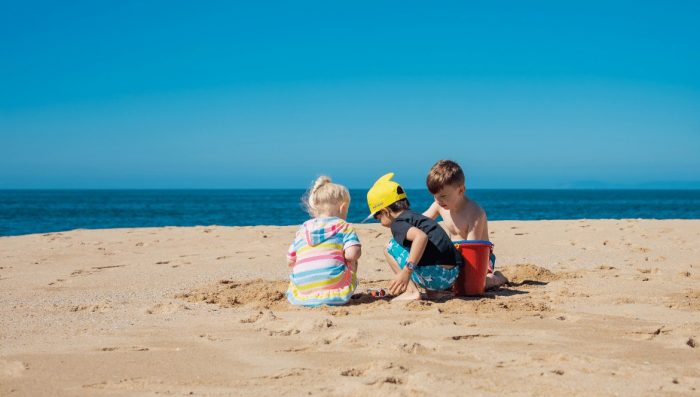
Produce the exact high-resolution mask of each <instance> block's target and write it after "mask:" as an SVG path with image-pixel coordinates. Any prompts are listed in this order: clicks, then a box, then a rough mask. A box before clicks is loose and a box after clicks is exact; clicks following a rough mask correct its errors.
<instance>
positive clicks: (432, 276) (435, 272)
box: [386, 238, 459, 291]
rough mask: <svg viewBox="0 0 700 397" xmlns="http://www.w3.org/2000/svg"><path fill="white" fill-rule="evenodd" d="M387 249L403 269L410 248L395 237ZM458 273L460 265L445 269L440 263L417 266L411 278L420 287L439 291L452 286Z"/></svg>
mask: <svg viewBox="0 0 700 397" xmlns="http://www.w3.org/2000/svg"><path fill="white" fill-rule="evenodd" d="M386 251H387V252H388V253H389V255H391V257H392V258H394V260H396V263H398V265H399V267H400V268H402V269H403V268H404V267H405V266H406V262H407V261H408V250H407V249H406V248H404V247H403V246H402V245H401V244H399V243H397V242H396V240H394V239H393V238H392V239H391V240H389V244H388V245H387V247H386ZM458 275H459V266H455V267H453V268H452V269H445V268H444V267H442V266H440V265H434V266H416V268H415V270H414V271H413V274H412V275H411V280H413V282H414V283H416V284H418V286H419V287H422V288H425V289H429V290H434V291H439V290H445V289H448V288H450V287H452V284H454V282H455V280H456V279H457V276H458Z"/></svg>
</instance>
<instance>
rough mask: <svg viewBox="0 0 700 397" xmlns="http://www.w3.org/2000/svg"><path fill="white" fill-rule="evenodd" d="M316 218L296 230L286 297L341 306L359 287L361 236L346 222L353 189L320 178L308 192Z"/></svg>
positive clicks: (308, 203)
mask: <svg viewBox="0 0 700 397" xmlns="http://www.w3.org/2000/svg"><path fill="white" fill-rule="evenodd" d="M304 205H305V207H306V209H307V211H308V213H309V215H311V217H312V219H309V220H308V221H306V222H304V224H302V225H301V227H300V228H299V230H297V232H296V235H295V238H294V242H292V244H291V245H290V246H289V250H288V252H287V264H288V266H289V268H290V275H289V288H288V289H287V299H288V300H289V302H291V303H292V304H295V305H303V306H319V305H342V304H344V303H347V302H348V300H350V297H351V296H352V294H353V292H354V291H355V288H356V287H357V260H358V259H359V258H360V255H361V253H362V251H361V247H360V239H359V238H358V237H357V234H356V233H355V230H354V228H353V227H352V225H350V224H349V223H347V222H346V221H345V220H346V219H347V216H348V207H349V206H350V193H349V192H348V189H347V188H346V187H345V186H342V185H339V184H336V183H333V182H332V181H331V178H329V177H327V176H320V177H319V178H318V179H316V181H315V182H314V184H313V186H312V187H311V188H310V189H309V190H308V191H307V193H306V194H305V195H304Z"/></svg>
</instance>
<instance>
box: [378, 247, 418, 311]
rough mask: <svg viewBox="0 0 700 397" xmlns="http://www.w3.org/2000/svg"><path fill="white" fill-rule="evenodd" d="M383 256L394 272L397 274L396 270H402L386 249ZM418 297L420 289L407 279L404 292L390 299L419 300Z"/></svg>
mask: <svg viewBox="0 0 700 397" xmlns="http://www.w3.org/2000/svg"><path fill="white" fill-rule="evenodd" d="M384 257H385V258H386V261H387V263H388V264H389V267H391V270H392V271H393V272H394V274H397V273H398V272H400V271H402V270H401V267H400V266H399V264H398V263H396V259H394V257H393V256H391V255H390V254H389V253H388V252H387V251H384ZM419 299H420V290H419V289H418V286H416V283H414V282H413V280H409V281H408V287H407V288H406V292H404V293H403V294H401V295H399V296H397V297H396V298H394V299H392V300H419Z"/></svg>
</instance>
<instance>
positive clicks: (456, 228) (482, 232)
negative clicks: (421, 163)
mask: <svg viewBox="0 0 700 397" xmlns="http://www.w3.org/2000/svg"><path fill="white" fill-rule="evenodd" d="M426 185H428V190H429V191H430V193H431V194H432V195H433V197H434V198H435V202H434V203H433V204H432V205H431V206H430V208H428V209H427V210H426V211H425V212H424V213H423V215H425V216H427V217H429V218H431V219H435V218H437V217H438V215H440V216H441V217H442V220H443V221H444V227H445V229H446V230H447V232H448V233H449V234H450V237H451V238H452V240H485V241H489V227H488V222H487V220H486V212H485V211H484V210H483V209H482V208H481V207H480V206H479V204H477V202H476V201H474V200H471V199H469V197H467V195H466V194H465V192H466V187H465V185H464V172H463V171H462V168H461V167H460V166H459V164H457V163H455V162H454V161H450V160H440V161H438V162H437V163H435V165H433V167H432V168H431V169H430V172H429V173H428V177H427V178H426ZM495 264H496V256H495V255H494V254H493V252H492V253H491V257H490V260H489V271H488V274H487V275H486V289H489V288H495V287H498V286H501V285H503V284H505V283H507V282H508V280H507V279H506V278H505V276H503V274H501V272H498V271H494V267H495Z"/></svg>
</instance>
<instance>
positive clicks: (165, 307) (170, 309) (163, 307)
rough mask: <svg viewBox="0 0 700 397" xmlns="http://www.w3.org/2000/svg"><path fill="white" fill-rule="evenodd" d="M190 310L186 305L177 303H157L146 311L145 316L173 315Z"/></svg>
mask: <svg viewBox="0 0 700 397" xmlns="http://www.w3.org/2000/svg"><path fill="white" fill-rule="evenodd" d="M185 310H190V308H189V307H188V306H186V305H183V304H179V303H172V302H169V303H159V304H157V305H155V306H153V307H151V308H150V309H147V310H146V314H173V313H175V312H180V311H185Z"/></svg>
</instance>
